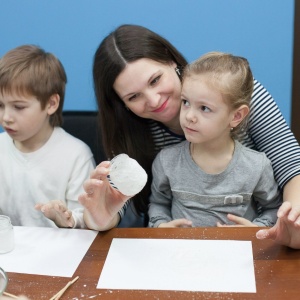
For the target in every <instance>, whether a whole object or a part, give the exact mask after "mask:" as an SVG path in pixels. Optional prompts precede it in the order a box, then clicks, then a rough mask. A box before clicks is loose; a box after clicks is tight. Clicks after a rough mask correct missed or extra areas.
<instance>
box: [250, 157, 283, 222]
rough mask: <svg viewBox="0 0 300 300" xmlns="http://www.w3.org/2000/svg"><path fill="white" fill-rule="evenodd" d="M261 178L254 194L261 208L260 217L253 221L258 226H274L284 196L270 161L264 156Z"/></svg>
mask: <svg viewBox="0 0 300 300" xmlns="http://www.w3.org/2000/svg"><path fill="white" fill-rule="evenodd" d="M262 157H263V160H262V170H261V176H260V179H259V180H258V183H257V186H256V188H255V190H254V192H253V198H254V201H256V203H257V204H258V205H257V206H258V207H259V216H258V217H257V218H255V219H254V220H253V223H254V224H256V225H258V226H273V225H275V223H276V220H277V211H278V208H279V206H280V205H281V204H282V194H281V192H280V190H279V188H278V185H277V183H276V181H275V179H274V173H273V169H272V166H271V162H270V160H269V159H268V158H267V157H266V156H265V155H263V156H262Z"/></svg>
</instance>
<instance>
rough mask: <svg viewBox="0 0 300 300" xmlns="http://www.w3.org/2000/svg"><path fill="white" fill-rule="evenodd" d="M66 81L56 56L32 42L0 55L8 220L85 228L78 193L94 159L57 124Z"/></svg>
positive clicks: (0, 175) (2, 195)
mask: <svg viewBox="0 0 300 300" xmlns="http://www.w3.org/2000/svg"><path fill="white" fill-rule="evenodd" d="M66 82H67V77H66V74H65V70H64V68H63V66H62V64H61V62H60V61H59V60H58V59H57V58H56V57H55V56H54V55H53V54H51V53H46V52H45V51H44V50H43V49H41V48H39V47H37V46H34V45H24V46H20V47H17V48H15V49H13V50H11V51H9V52H7V53H6V54H5V55H4V56H3V57H2V59H1V60H0V125H1V126H2V127H3V129H4V130H5V132H4V133H1V134H0V168H1V172H0V182H1V187H0V209H1V210H2V213H3V214H4V215H7V216H9V217H10V218H11V222H12V224H13V225H17V226H43V227H56V226H59V227H77V228H85V224H84V221H83V215H82V211H83V210H82V207H81V205H80V204H79V203H78V200H77V199H78V195H79V194H80V193H81V192H82V184H83V182H84V180H86V179H87V178H88V176H89V174H90V171H91V170H93V169H94V159H93V155H92V153H91V151H90V149H89V147H88V146H87V145H86V144H84V143H83V142H81V141H80V140H78V139H76V138H74V137H73V136H71V135H69V134H68V133H66V132H65V131H64V130H63V129H62V128H61V127H60V126H61V124H62V108H63V103H64V94H65V85H66ZM49 201H50V202H49ZM66 207H68V209H66ZM41 211H42V212H43V213H44V214H45V216H47V217H48V218H49V219H48V218H47V217H45V216H44V215H43V213H41ZM71 211H72V212H71ZM51 220H52V221H53V222H52V221H51Z"/></svg>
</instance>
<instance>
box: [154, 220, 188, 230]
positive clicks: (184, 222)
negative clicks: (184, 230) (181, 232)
mask: <svg viewBox="0 0 300 300" xmlns="http://www.w3.org/2000/svg"><path fill="white" fill-rule="evenodd" d="M192 225H193V224H192V222H191V221H189V220H187V219H176V220H173V221H170V222H167V223H160V224H159V225H158V227H159V228H179V227H192Z"/></svg>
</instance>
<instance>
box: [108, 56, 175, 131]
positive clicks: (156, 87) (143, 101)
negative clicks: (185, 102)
mask: <svg viewBox="0 0 300 300" xmlns="http://www.w3.org/2000/svg"><path fill="white" fill-rule="evenodd" d="M175 68H176V64H175V63H172V64H162V63H159V62H157V61H155V60H151V59H147V58H141V59H139V60H136V61H134V62H132V63H129V64H127V66H126V67H125V69H124V70H123V71H122V72H121V73H120V75H119V76H118V77H117V78H116V80H115V82H114V85H113V87H114V89H115V91H116V93H117V94H118V96H119V97H120V98H121V100H122V101H123V102H124V104H125V105H126V106H127V107H128V108H129V109H130V110H131V111H132V112H133V113H135V114H136V115H138V116H139V117H141V118H146V119H153V120H156V121H159V122H161V123H164V124H165V125H167V126H168V124H170V123H172V121H174V120H175V119H176V120H177V121H178V120H179V112H180V104H181V100H180V93H181V82H180V79H179V77H178V75H177V73H176V72H175Z"/></svg>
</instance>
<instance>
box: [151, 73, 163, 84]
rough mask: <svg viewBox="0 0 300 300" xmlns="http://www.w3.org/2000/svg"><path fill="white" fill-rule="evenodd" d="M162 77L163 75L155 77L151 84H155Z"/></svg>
mask: <svg viewBox="0 0 300 300" xmlns="http://www.w3.org/2000/svg"><path fill="white" fill-rule="evenodd" d="M160 77H161V75H159V76H157V77H155V78H154V79H153V80H152V81H151V82H150V84H151V85H155V84H156V83H157V82H158V81H159V79H160Z"/></svg>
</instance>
